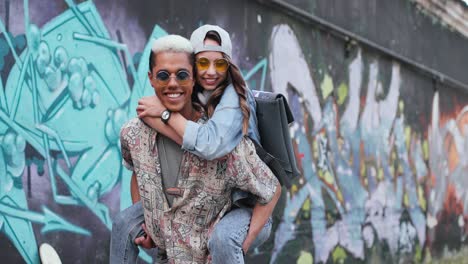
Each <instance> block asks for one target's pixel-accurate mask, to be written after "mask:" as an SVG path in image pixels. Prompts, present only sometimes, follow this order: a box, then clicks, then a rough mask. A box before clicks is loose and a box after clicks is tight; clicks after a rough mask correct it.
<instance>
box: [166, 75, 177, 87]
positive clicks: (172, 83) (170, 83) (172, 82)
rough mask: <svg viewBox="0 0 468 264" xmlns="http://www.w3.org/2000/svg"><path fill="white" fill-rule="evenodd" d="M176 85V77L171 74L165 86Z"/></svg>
mask: <svg viewBox="0 0 468 264" xmlns="http://www.w3.org/2000/svg"><path fill="white" fill-rule="evenodd" d="M178 85H179V83H178V82H177V80H176V77H174V76H171V77H170V78H169V83H167V86H168V87H177V86H178Z"/></svg>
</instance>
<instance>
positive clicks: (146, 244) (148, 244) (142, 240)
mask: <svg viewBox="0 0 468 264" xmlns="http://www.w3.org/2000/svg"><path fill="white" fill-rule="evenodd" d="M141 227H142V228H143V230H145V233H146V235H145V236H141V237H137V238H135V241H134V242H135V244H136V245H138V246H141V247H143V248H147V249H150V248H154V247H156V245H155V244H154V242H153V240H152V239H151V236H150V235H148V230H146V225H145V224H142V225H141Z"/></svg>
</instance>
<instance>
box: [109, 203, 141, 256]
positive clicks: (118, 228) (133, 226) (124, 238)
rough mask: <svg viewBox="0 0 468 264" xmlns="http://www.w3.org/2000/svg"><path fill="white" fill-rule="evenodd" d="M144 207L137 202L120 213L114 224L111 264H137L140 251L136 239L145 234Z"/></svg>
mask: <svg viewBox="0 0 468 264" xmlns="http://www.w3.org/2000/svg"><path fill="white" fill-rule="evenodd" d="M144 221H145V218H144V216H143V207H142V206H141V202H137V203H135V204H133V205H132V206H130V207H128V208H127V209H125V210H123V211H122V212H120V213H118V214H117V215H116V216H115V218H114V221H113V223H112V232H111V244H110V255H109V262H110V263H111V264H120V263H136V260H137V258H138V252H139V249H138V247H137V245H135V243H134V241H135V238H137V237H138V236H141V235H143V234H144V231H143V228H142V227H141V225H142V224H143V223H144Z"/></svg>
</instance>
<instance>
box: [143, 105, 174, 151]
mask: <svg viewBox="0 0 468 264" xmlns="http://www.w3.org/2000/svg"><path fill="white" fill-rule="evenodd" d="M173 115H175V113H173ZM171 119H172V117H171ZM143 122H145V123H146V124H147V125H148V126H150V127H152V128H153V129H154V130H156V131H158V133H161V134H163V135H165V136H166V137H168V138H170V139H172V140H173V141H174V142H175V143H177V144H178V145H182V136H179V135H178V133H177V131H175V129H174V128H172V127H171V126H169V125H166V124H164V123H163V122H162V121H161V118H159V117H150V116H148V117H144V118H143Z"/></svg>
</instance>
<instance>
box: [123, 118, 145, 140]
mask: <svg viewBox="0 0 468 264" xmlns="http://www.w3.org/2000/svg"><path fill="white" fill-rule="evenodd" d="M147 130H148V131H149V130H150V128H149V127H148V126H147V125H146V124H145V123H144V122H143V121H141V119H140V118H138V117H134V118H132V119H130V120H128V121H127V122H126V123H125V124H124V125H123V126H122V128H121V129H120V136H121V137H122V136H124V135H128V134H140V133H141V132H144V131H147Z"/></svg>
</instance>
